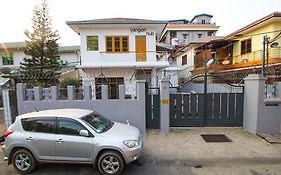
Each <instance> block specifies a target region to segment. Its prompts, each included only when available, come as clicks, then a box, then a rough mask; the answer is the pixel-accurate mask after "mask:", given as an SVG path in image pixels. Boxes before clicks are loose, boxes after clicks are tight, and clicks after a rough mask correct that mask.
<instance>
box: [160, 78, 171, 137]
mask: <svg viewBox="0 0 281 175" xmlns="http://www.w3.org/2000/svg"><path fill="white" fill-rule="evenodd" d="M169 86H170V84H169V79H168V78H167V77H162V79H161V80H160V132H161V133H162V134H169V132H170V106H169V103H170V99H169V96H170V94H169Z"/></svg>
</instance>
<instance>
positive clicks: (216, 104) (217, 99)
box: [214, 93, 221, 118]
mask: <svg viewBox="0 0 281 175" xmlns="http://www.w3.org/2000/svg"><path fill="white" fill-rule="evenodd" d="M220 109H221V96H220V93H214V118H221V114H220Z"/></svg>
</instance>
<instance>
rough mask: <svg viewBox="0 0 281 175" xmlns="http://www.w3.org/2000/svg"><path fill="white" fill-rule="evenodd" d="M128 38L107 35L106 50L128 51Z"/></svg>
mask: <svg viewBox="0 0 281 175" xmlns="http://www.w3.org/2000/svg"><path fill="white" fill-rule="evenodd" d="M128 46H129V40H128V36H107V37H106V52H113V53H114V52H116V53H122V52H128V51H129V49H128Z"/></svg>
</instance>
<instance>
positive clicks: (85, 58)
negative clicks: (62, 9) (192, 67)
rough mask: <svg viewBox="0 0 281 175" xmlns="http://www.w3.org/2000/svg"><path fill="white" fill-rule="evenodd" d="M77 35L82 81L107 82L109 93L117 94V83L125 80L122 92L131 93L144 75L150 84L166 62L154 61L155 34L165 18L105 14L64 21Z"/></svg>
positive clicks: (153, 82)
mask: <svg viewBox="0 0 281 175" xmlns="http://www.w3.org/2000/svg"><path fill="white" fill-rule="evenodd" d="M66 23H67V25H69V27H71V28H72V29H73V30H74V31H75V32H76V33H77V34H79V35H80V39H81V48H80V51H81V65H80V66H78V68H80V70H81V73H80V75H81V76H82V79H83V82H84V83H91V84H92V85H94V86H95V90H96V94H97V98H99V96H98V94H99V85H100V84H108V85H109V97H110V98H112V99H114V98H117V97H118V85H120V84H125V87H126V89H125V93H126V94H127V95H131V96H135V94H136V89H135V82H136V80H140V79H145V80H147V81H148V82H149V84H150V85H151V86H155V85H156V83H157V78H156V72H157V69H160V68H163V67H166V66H168V65H169V62H168V61H157V59H156V38H157V36H158V34H159V33H160V32H161V31H162V30H163V28H164V27H165V25H166V24H167V21H158V20H146V19H131V18H108V19H94V20H86V21H67V22H66Z"/></svg>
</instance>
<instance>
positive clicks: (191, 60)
mask: <svg viewBox="0 0 281 175" xmlns="http://www.w3.org/2000/svg"><path fill="white" fill-rule="evenodd" d="M184 55H187V64H185V65H182V57H183V56H184ZM176 60H177V66H178V68H179V70H183V69H186V68H192V66H193V65H194V47H188V48H187V49H186V50H185V51H184V52H183V53H181V54H179V55H178V56H177V57H176Z"/></svg>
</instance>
